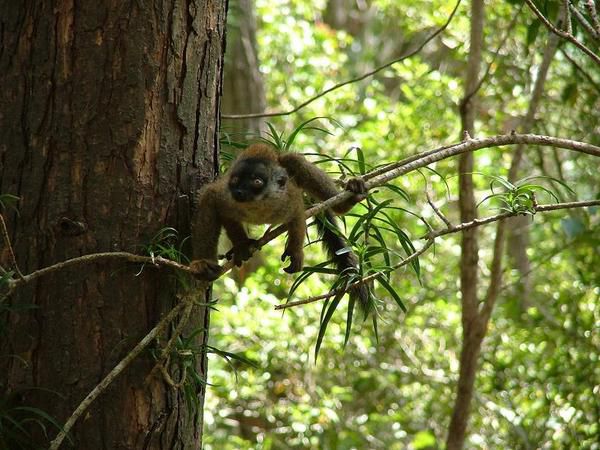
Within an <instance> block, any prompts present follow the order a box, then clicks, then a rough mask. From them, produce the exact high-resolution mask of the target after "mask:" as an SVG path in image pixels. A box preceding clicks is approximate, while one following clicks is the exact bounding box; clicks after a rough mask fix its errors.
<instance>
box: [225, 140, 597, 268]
mask: <svg viewBox="0 0 600 450" xmlns="http://www.w3.org/2000/svg"><path fill="white" fill-rule="evenodd" d="M514 144H531V145H545V146H551V147H558V148H563V149H567V150H573V151H576V152H580V153H585V154H588V155H592V156H596V157H600V147H598V146H595V145H592V144H588V143H585V142H579V141H573V140H570V139H563V138H555V137H551V136H542V135H537V134H517V133H511V134H501V135H497V136H490V137H487V138H479V139H469V140H467V141H463V142H459V143H458V144H453V145H447V146H443V147H440V148H437V149H434V150H429V151H426V152H423V153H419V154H417V155H414V156H410V157H408V158H405V159H403V160H402V161H399V162H397V163H392V164H388V165H387V166H384V167H383V168H379V169H376V170H374V171H372V172H370V173H368V174H366V175H365V176H364V177H363V178H364V179H365V180H369V181H367V183H365V186H366V187H367V189H369V190H370V189H373V188H375V187H377V186H381V185H383V184H385V183H387V182H388V181H391V180H393V179H395V178H398V177H400V176H402V175H405V174H407V173H409V172H412V171H414V170H417V169H420V168H422V167H425V166H428V165H429V164H432V163H434V162H437V161H441V160H443V159H447V158H451V157H453V156H456V155H460V154H462V153H468V152H474V151H477V150H481V149H483V148H491V147H503V146H506V145H514ZM351 195H352V194H351V193H350V192H347V191H343V192H340V193H339V194H337V195H336V196H334V197H331V198H329V199H328V200H325V201H324V202H321V203H317V204H316V205H314V206H313V207H312V208H310V209H307V210H306V212H305V216H306V217H307V218H309V217H312V216H315V215H317V214H319V213H320V212H322V211H324V210H326V209H329V208H331V207H333V206H335V205H337V204H339V203H341V202H343V201H345V200H347V199H348V198H350V196H351ZM285 231H286V227H285V225H280V226H278V227H276V228H274V229H273V230H270V231H268V232H266V233H265V234H264V235H263V236H262V237H261V238H260V239H259V240H258V246H259V247H262V246H263V245H265V244H267V243H268V242H269V241H272V240H273V239H275V238H276V237H277V236H279V235H280V234H283V233H284V232H285ZM232 267H233V263H232V262H231V261H229V262H228V263H226V264H224V265H223V266H222V269H223V273H224V272H226V271H227V270H229V269H230V268H232Z"/></svg>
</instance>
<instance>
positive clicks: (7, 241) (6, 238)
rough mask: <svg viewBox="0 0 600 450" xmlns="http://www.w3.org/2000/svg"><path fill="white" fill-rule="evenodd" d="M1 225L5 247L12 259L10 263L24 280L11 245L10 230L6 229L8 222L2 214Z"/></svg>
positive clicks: (0, 217)
mask: <svg viewBox="0 0 600 450" xmlns="http://www.w3.org/2000/svg"><path fill="white" fill-rule="evenodd" d="M0 225H1V228H2V238H3V239H4V245H6V249H7V250H8V256H9V258H10V263H11V265H12V267H13V269H15V273H16V274H17V275H18V276H19V278H20V279H21V280H22V279H23V278H24V277H23V274H22V273H21V270H19V265H18V264H17V259H16V258H15V252H14V251H13V248H12V245H11V243H10V237H9V236H8V229H7V227H6V222H5V221H4V216H3V215H2V214H0Z"/></svg>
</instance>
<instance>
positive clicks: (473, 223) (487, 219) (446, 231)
mask: <svg viewBox="0 0 600 450" xmlns="http://www.w3.org/2000/svg"><path fill="white" fill-rule="evenodd" d="M588 206H600V200H584V201H579V202H566V203H554V204H549V205H537V206H535V207H534V208H533V212H547V211H555V210H557V209H572V208H585V207H588ZM519 215H523V213H518V212H505V213H502V214H496V215H495V216H490V217H485V218H483V219H475V220H472V221H470V222H465V223H461V224H459V225H455V226H453V227H451V228H447V229H444V230H438V231H434V232H430V233H427V234H426V235H425V236H424V237H425V238H426V239H435V238H438V237H440V236H444V235H446V234H450V233H456V232H458V231H463V230H468V229H471V228H475V227H480V226H482V225H486V224H488V223H491V222H496V221H498V220H503V219H506V218H508V217H514V216H519Z"/></svg>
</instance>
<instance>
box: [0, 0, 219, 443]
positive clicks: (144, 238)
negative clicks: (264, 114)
mask: <svg viewBox="0 0 600 450" xmlns="http://www.w3.org/2000/svg"><path fill="white" fill-rule="evenodd" d="M225 14H226V2H210V1H200V0H198V1H195V0H188V1H175V2H161V1H158V0H153V1H151V2H140V1H123V2H121V1H113V2H92V1H84V2H73V1H72V0H71V1H69V0H56V1H54V2H43V1H36V2H14V1H11V0H0V46H1V48H0V86H2V89H0V177H1V178H0V193H2V194H7V193H10V194H14V195H17V196H19V197H20V201H19V205H18V209H19V213H18V214H16V213H14V212H13V213H9V212H7V211H3V214H5V215H8V217H7V218H8V219H9V220H8V222H9V230H10V237H11V240H12V242H13V244H14V250H15V253H16V259H17V262H18V264H19V265H20V268H21V271H22V272H23V273H29V272H31V271H33V270H36V269H39V268H41V267H44V266H48V265H50V264H53V263H56V262H58V261H62V260H65V259H68V258H73V257H76V256H80V255H84V254H89V253H94V252H105V251H115V250H124V251H132V252H137V253H140V252H142V246H143V244H145V243H148V242H149V241H150V239H151V238H152V237H153V236H154V235H155V234H156V233H157V232H158V231H159V230H160V229H161V228H163V227H165V226H174V227H177V228H178V229H179V230H180V232H181V234H182V236H180V237H184V236H185V235H186V234H189V233H188V231H187V230H189V223H188V222H189V206H190V198H191V197H190V192H191V191H192V190H193V188H194V187H196V185H197V184H198V183H196V181H195V180H196V179H197V177H200V178H199V180H200V181H202V182H205V181H207V180H210V179H211V178H212V177H213V176H214V174H215V171H216V167H217V151H218V135H217V127H218V114H219V94H220V89H221V69H222V60H223V45H224V22H225ZM139 269H140V267H139V266H138V267H134V266H133V265H126V263H123V262H118V261H117V262H111V263H98V264H95V265H88V266H78V267H75V268H72V269H67V270H64V271H62V272H55V273H54V274H51V275H48V276H45V277H42V278H40V279H39V280H38V281H36V282H34V283H33V284H32V285H29V286H27V287H25V288H23V289H21V290H19V291H18V292H17V293H16V294H15V295H13V296H12V297H11V298H10V299H9V300H8V302H9V303H8V306H9V308H10V309H11V310H10V312H8V313H6V312H5V313H4V314H3V316H2V323H3V325H4V327H3V328H4V331H5V335H4V336H2V339H1V343H0V351H1V353H0V355H2V358H0V383H1V389H0V390H1V391H2V392H7V393H8V396H9V399H10V400H11V401H12V402H14V404H16V405H21V406H23V405H25V406H32V407H35V408H39V409H41V410H43V411H45V412H46V413H48V414H49V415H51V416H52V417H54V418H55V419H56V420H57V421H58V422H59V423H64V422H65V420H66V419H67V418H68V417H69V416H70V415H71V413H72V412H73V410H74V409H75V407H76V406H77V405H78V404H79V402H80V401H81V400H82V399H83V398H84V397H85V395H86V394H87V393H88V392H89V391H90V390H91V389H92V388H93V387H94V386H95V385H96V384H97V383H98V382H99V381H100V380H101V379H102V377H103V376H104V375H105V374H106V373H107V372H108V371H110V370H111V369H112V368H113V367H114V366H115V364H116V363H117V362H118V361H119V360H120V359H121V358H122V357H123V356H124V355H125V354H126V353H127V352H128V350H129V349H131V348H132V347H133V346H134V345H135V344H136V343H137V341H138V340H139V339H140V338H141V337H142V336H144V335H145V334H146V333H147V331H148V330H149V329H150V328H152V327H153V326H154V325H155V324H156V322H157V321H158V320H159V318H160V316H161V314H162V313H164V312H165V311H167V310H168V309H169V308H170V306H172V304H173V303H174V302H175V301H176V298H175V293H176V286H175V283H174V282H173V281H172V278H173V277H172V273H171V274H165V273H162V272H161V273H159V272H158V271H156V270H154V269H148V268H146V269H144V270H143V272H142V273H141V275H139V276H136V273H137V272H138V271H139ZM25 305H33V306H35V309H33V310H32V311H29V312H23V311H17V308H20V307H22V306H25ZM193 320H194V322H195V327H204V329H206V327H207V325H208V314H207V311H205V309H202V312H201V314H197V315H196V316H195V317H194V318H193ZM204 334H206V333H204ZM203 339H206V335H204V336H201V337H200V340H201V341H202V340H203ZM7 355H9V357H7ZM200 360H201V364H200V366H201V367H198V368H197V370H198V371H199V372H200V373H201V375H202V376H205V372H206V362H205V358H200ZM153 364H154V361H153V359H152V357H151V355H150V352H146V353H145V354H143V356H142V357H141V358H139V359H138V360H137V361H136V362H134V363H133V364H132V365H131V366H130V367H129V368H128V369H127V370H126V371H125V372H124V373H123V374H122V375H121V376H120V377H119V378H118V379H117V380H115V382H114V383H113V384H112V385H111V386H110V387H109V388H108V390H107V391H106V392H105V393H104V394H103V395H102V396H101V397H100V398H99V399H98V400H97V401H96V402H95V403H93V404H92V405H91V407H90V408H89V409H88V410H87V411H86V413H85V414H84V416H83V417H82V418H81V420H80V421H79V423H78V424H77V425H76V426H75V428H74V429H73V432H72V438H73V440H74V441H75V447H76V448H82V449H83V448H86V449H141V448H157V449H160V448H200V447H201V423H202V421H201V407H200V408H199V410H198V409H197V410H194V411H192V410H191V409H189V408H188V407H187V405H186V403H185V400H184V398H183V394H182V393H181V392H180V391H175V390H173V389H171V388H169V387H168V386H167V385H166V384H165V383H164V381H162V380H161V379H159V378H153V379H151V380H150V381H149V383H148V384H145V383H144V379H145V377H146V376H147V374H148V371H149V369H150V368H151V367H152V365H153ZM31 387H39V388H43V389H44V390H37V389H36V390H32V389H30V388H31ZM196 395H197V396H198V399H199V404H200V405H202V402H203V398H204V392H203V389H201V390H200V392H196ZM48 433H49V436H48V437H44V436H42V434H41V433H38V435H37V437H36V438H37V445H43V446H47V439H48V438H50V439H51V438H52V437H53V436H54V435H55V434H56V430H55V429H54V428H52V427H49V430H48Z"/></svg>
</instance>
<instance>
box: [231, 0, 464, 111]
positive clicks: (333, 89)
mask: <svg viewBox="0 0 600 450" xmlns="http://www.w3.org/2000/svg"><path fill="white" fill-rule="evenodd" d="M461 1H462V0H458V1H457V2H456V5H455V6H454V9H453V10H452V12H451V13H450V16H449V17H448V20H447V21H446V23H444V25H442V26H441V27H440V28H438V29H437V30H436V31H435V32H433V33H432V34H431V35H430V36H428V37H427V38H426V39H425V40H424V41H423V42H422V43H421V44H420V45H419V46H418V47H417V48H415V49H414V50H413V51H411V52H408V53H406V54H404V55H402V56H400V57H398V58H396V59H394V60H392V61H389V62H387V63H385V64H383V65H381V66H379V67H377V68H375V69H373V70H371V71H370V72H367V73H364V74H362V75H360V76H358V77H356V78H352V79H350V80H346V81H343V82H341V83H338V84H336V85H334V86H332V87H330V88H329V89H325V90H324V91H322V92H320V93H318V94H317V95H315V96H314V97H311V98H309V99H308V100H305V101H304V102H302V103H301V104H300V105H298V106H296V107H295V108H293V109H291V110H289V111H283V112H272V113H254V114H221V118H222V119H253V118H257V117H276V116H289V115H290V114H294V113H296V112H298V111H299V110H301V109H302V108H304V107H306V106H308V105H309V104H311V103H312V102H314V101H315V100H317V99H319V98H321V97H323V96H325V95H327V94H329V93H330V92H332V91H335V90H336V89H339V88H341V87H343V86H346V85H348V84H352V83H357V82H359V81H362V80H364V79H365V78H368V77H371V76H373V75H375V74H376V73H378V72H381V71H382V70H383V69H386V68H388V67H390V66H391V65H393V64H396V63H399V62H402V61H404V60H405V59H408V58H411V57H412V56H414V55H416V54H417V53H419V52H420V51H421V50H422V49H423V47H425V46H426V45H427V44H428V43H429V42H431V41H432V40H433V39H434V38H435V37H436V36H438V35H439V34H440V33H441V32H442V31H444V30H445V29H446V28H447V27H448V25H450V22H451V21H452V19H453V18H454V15H455V14H456V11H457V10H458V7H459V5H460V3H461Z"/></svg>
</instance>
